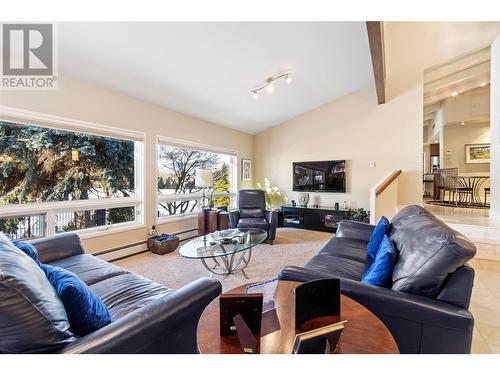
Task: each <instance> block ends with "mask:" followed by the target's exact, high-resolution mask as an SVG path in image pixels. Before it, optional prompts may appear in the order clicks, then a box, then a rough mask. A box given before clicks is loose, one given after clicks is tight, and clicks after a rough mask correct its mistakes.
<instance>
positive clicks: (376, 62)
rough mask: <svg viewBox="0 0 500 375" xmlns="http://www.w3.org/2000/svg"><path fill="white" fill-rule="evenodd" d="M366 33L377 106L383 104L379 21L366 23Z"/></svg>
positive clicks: (383, 68)
mask: <svg viewBox="0 0 500 375" xmlns="http://www.w3.org/2000/svg"><path fill="white" fill-rule="evenodd" d="M366 31H367V32H368V42H369V43H370V53H371V56H372V66H373V75H374V76H375V87H376V89H377V100H378V104H384V103H385V57H384V30H383V23H382V22H380V21H367V22H366Z"/></svg>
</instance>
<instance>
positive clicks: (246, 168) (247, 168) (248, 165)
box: [241, 159, 252, 182]
mask: <svg viewBox="0 0 500 375" xmlns="http://www.w3.org/2000/svg"><path fill="white" fill-rule="evenodd" d="M241 181H243V182H251V181H252V161H251V160H250V159H241Z"/></svg>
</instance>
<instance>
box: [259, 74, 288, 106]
mask: <svg viewBox="0 0 500 375" xmlns="http://www.w3.org/2000/svg"><path fill="white" fill-rule="evenodd" d="M281 78H283V79H284V80H285V82H286V84H287V85H289V84H290V83H292V73H290V72H288V73H283V74H280V75H277V76H274V77H269V78H268V79H266V83H264V84H263V85H261V86H259V87H256V88H254V89H252V90H250V94H251V95H252V97H253V98H254V99H255V100H257V99H259V92H260V91H262V90H264V89H266V91H267V92H268V93H269V94H272V93H273V92H274V85H273V82H274V81H277V80H279V79H281Z"/></svg>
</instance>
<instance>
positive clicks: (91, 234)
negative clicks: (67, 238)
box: [65, 223, 147, 240]
mask: <svg viewBox="0 0 500 375" xmlns="http://www.w3.org/2000/svg"><path fill="white" fill-rule="evenodd" d="M108 228H109V229H106V230H102V229H101V230H99V229H97V228H92V229H83V230H80V231H78V230H75V231H72V232H65V233H77V234H78V235H79V236H80V238H81V239H82V240H86V239H90V238H97V237H105V236H112V235H115V234H118V233H123V232H129V231H131V230H137V229H144V230H146V225H144V224H137V223H131V224H126V225H120V226H116V227H108ZM145 236H146V237H147V233H145Z"/></svg>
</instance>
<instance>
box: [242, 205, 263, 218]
mask: <svg viewBox="0 0 500 375" xmlns="http://www.w3.org/2000/svg"><path fill="white" fill-rule="evenodd" d="M263 217H264V209H262V208H259V207H245V208H240V218H263Z"/></svg>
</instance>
